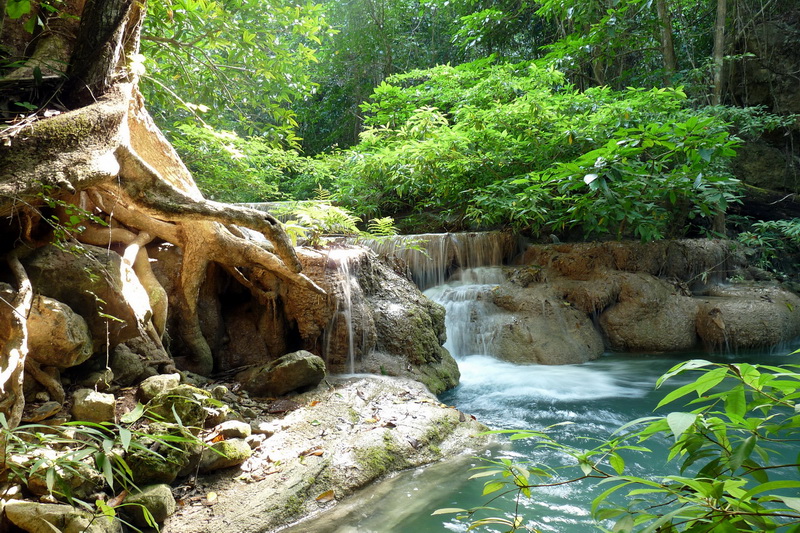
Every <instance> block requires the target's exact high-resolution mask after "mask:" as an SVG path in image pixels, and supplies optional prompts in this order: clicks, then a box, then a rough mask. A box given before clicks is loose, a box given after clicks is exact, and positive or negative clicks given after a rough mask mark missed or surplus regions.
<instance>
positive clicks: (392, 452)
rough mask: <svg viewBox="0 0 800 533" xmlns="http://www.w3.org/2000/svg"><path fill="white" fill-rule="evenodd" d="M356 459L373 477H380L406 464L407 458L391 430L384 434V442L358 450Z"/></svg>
mask: <svg viewBox="0 0 800 533" xmlns="http://www.w3.org/2000/svg"><path fill="white" fill-rule="evenodd" d="M356 461H357V462H358V464H359V465H361V467H362V469H363V470H364V471H365V472H366V473H367V474H368V476H369V477H371V478H377V477H380V476H382V475H384V474H386V473H387V472H390V471H392V470H399V469H401V468H404V467H405V466H406V460H405V459H404V458H403V456H402V454H401V453H400V448H399V447H398V445H397V442H396V441H395V440H394V436H392V434H391V433H390V432H389V431H386V432H385V433H384V434H383V444H382V445H378V446H371V447H369V448H361V449H358V450H356Z"/></svg>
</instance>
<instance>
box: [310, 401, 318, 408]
mask: <svg viewBox="0 0 800 533" xmlns="http://www.w3.org/2000/svg"><path fill="white" fill-rule="evenodd" d="M315 405H319V400H313V401H312V402H311V403H310V404H308V406H309V407H314V406H315Z"/></svg>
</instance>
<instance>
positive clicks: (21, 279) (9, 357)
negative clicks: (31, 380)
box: [0, 251, 33, 427]
mask: <svg viewBox="0 0 800 533" xmlns="http://www.w3.org/2000/svg"><path fill="white" fill-rule="evenodd" d="M7 261H8V266H9V267H10V268H11V271H12V272H13V273H14V277H15V278H16V280H17V285H18V286H19V287H18V289H17V295H16V296H15V297H14V300H13V301H12V302H11V311H12V312H11V320H10V321H9V322H10V323H9V325H8V327H9V331H8V332H7V333H8V335H7V337H8V338H7V340H6V342H5V346H3V354H2V355H3V356H4V357H0V413H6V415H7V419H8V423H9V425H10V426H11V427H15V426H17V425H18V424H19V422H20V420H21V419H22V410H23V409H24V408H25V397H24V395H23V393H22V382H23V380H24V377H25V361H26V359H27V356H28V315H29V314H30V311H31V305H33V287H32V286H31V282H30V280H29V279H28V275H27V274H26V273H25V268H24V267H23V266H22V263H20V261H19V258H18V257H17V253H16V251H13V252H11V253H10V254H9V255H8V258H7Z"/></svg>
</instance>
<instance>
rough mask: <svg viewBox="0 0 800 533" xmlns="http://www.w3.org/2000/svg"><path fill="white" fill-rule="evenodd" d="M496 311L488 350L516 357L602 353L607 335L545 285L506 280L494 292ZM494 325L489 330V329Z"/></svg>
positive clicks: (573, 357) (563, 360)
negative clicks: (526, 284) (521, 287)
mask: <svg viewBox="0 0 800 533" xmlns="http://www.w3.org/2000/svg"><path fill="white" fill-rule="evenodd" d="M491 298H492V302H493V303H494V305H495V306H496V307H497V311H496V312H492V313H489V315H488V316H489V317H490V318H488V320H491V321H492V323H493V326H492V327H491V330H490V332H489V333H488V335H489V338H487V339H486V340H485V341H484V342H485V345H486V352H488V354H489V355H493V356H495V357H497V358H499V359H503V360H505V361H511V362H514V363H538V364H546V365H560V364H575V363H584V362H586V361H589V360H591V359H595V358H597V357H598V356H600V354H602V353H603V339H602V337H601V336H600V334H599V333H598V331H597V330H596V329H595V328H594V326H593V324H592V321H591V319H590V318H589V317H588V315H587V314H586V313H584V312H582V311H580V310H578V309H576V308H574V307H573V306H572V305H570V304H569V302H567V301H565V300H563V299H562V298H561V296H560V294H559V293H558V292H557V291H555V290H553V288H552V287H549V286H545V285H536V286H530V287H527V288H524V289H520V288H519V287H518V286H514V285H513V284H504V285H501V286H499V287H498V288H496V289H495V290H493V291H492V293H491ZM487 331H489V330H487Z"/></svg>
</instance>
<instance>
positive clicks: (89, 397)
mask: <svg viewBox="0 0 800 533" xmlns="http://www.w3.org/2000/svg"><path fill="white" fill-rule="evenodd" d="M72 402H73V403H72V411H71V413H72V417H73V419H75V420H81V421H86V422H113V421H114V420H115V407H116V402H115V399H114V395H113V394H106V393H103V392H96V391H94V390H92V389H78V390H76V391H75V393H74V394H73V395H72Z"/></svg>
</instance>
